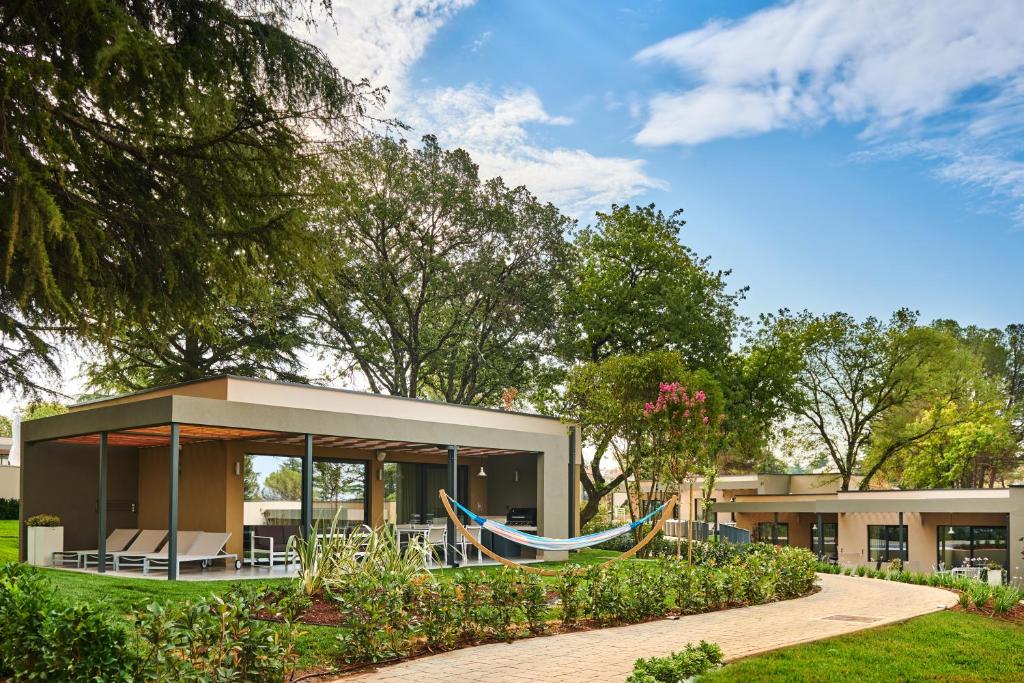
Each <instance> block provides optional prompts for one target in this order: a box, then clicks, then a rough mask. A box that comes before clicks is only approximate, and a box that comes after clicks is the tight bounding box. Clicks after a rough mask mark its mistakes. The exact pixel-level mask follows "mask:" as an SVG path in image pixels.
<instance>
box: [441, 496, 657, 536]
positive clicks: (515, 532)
mask: <svg viewBox="0 0 1024 683" xmlns="http://www.w3.org/2000/svg"><path fill="white" fill-rule="evenodd" d="M445 495H446V496H447V498H448V500H449V501H451V502H452V503H453V504H454V505H455V507H457V508H458V509H459V510H461V511H462V513H463V514H465V515H466V516H467V517H469V518H470V519H471V520H473V522H474V523H475V524H479V525H480V526H481V527H483V528H484V529H487V530H488V531H490V532H491V533H492V534H495V535H496V536H501V537H502V538H506V539H508V540H510V541H512V542H513V543H518V544H519V545H525V546H528V547H530V548H536V549H537V550H580V549H581V548H589V547H591V546H595V545H598V544H600V543H604V542H605V541H610V540H611V539H613V538H615V537H617V536H621V535H622V534H627V533H629V532H630V531H633V530H634V529H636V528H637V527H638V526H640V525H642V524H645V523H646V522H647V521H648V520H650V519H651V518H652V517H654V516H655V515H657V514H658V513H659V512H661V511H662V510H664V509H665V503H662V504H661V505H659V506H658V507H657V508H656V509H654V510H652V511H651V512H650V513H649V514H647V515H646V516H645V517H644V518H643V519H638V520H637V521H635V522H632V523H627V524H623V525H622V526H617V527H615V528H613V529H605V530H604V531H598V532H595V533H592V534H586V535H585V536H576V537H575V538H548V537H547V536H536V535H534V534H528V533H526V532H525V531H520V530H519V529H515V528H513V527H510V526H506V525H504V524H502V523H501V522H495V521H494V520H493V519H487V518H486V517H481V516H480V515H478V514H475V513H474V512H472V511H471V510H469V509H467V508H466V507H465V506H464V505H462V504H461V503H459V501H457V500H455V499H454V498H452V497H451V496H448V495H447V494H445Z"/></svg>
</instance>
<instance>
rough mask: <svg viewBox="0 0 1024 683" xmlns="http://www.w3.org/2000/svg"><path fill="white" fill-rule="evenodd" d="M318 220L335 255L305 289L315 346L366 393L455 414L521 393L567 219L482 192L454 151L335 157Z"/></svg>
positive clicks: (553, 290)
mask: <svg viewBox="0 0 1024 683" xmlns="http://www.w3.org/2000/svg"><path fill="white" fill-rule="evenodd" d="M337 171H338V181H337V185H336V195H335V200H336V201H334V202H333V205H332V207H331V208H330V209H329V210H328V211H327V212H326V215H325V216H324V217H323V223H324V225H325V226H326V228H327V231H328V235H327V238H328V244H329V245H330V246H329V247H328V248H329V249H330V250H332V251H333V252H335V253H336V254H337V258H336V259H333V260H332V261H331V263H330V264H327V265H326V266H325V269H324V271H323V272H320V273H317V274H316V279H315V280H314V281H313V283H312V284H311V291H312V301H313V304H312V308H313V315H314V317H315V320H316V322H317V323H318V324H319V326H320V330H321V335H320V338H321V340H322V343H323V345H324V346H325V347H326V348H327V349H329V350H331V351H333V352H334V354H335V355H336V357H337V358H338V361H339V363H340V364H341V365H342V367H345V368H349V369H351V370H354V371H356V372H358V373H359V374H360V375H361V376H362V377H363V378H364V379H365V381H366V383H367V384H368V385H369V388H370V389H371V390H372V391H375V392H378V393H388V394H394V395H398V396H412V397H415V396H431V397H436V398H440V399H443V400H445V401H450V402H456V403H466V404H490V405H494V404H497V403H498V402H499V401H500V398H501V393H502V390H503V389H506V388H508V387H516V388H519V389H528V388H529V387H530V386H532V383H533V382H534V381H535V378H536V376H537V371H538V368H539V366H540V364H541V361H542V360H543V358H544V355H545V353H546V352H547V338H548V330H549V328H550V325H551V322H552V320H553V319H554V318H555V303H556V300H557V297H558V293H559V291H560V278H561V275H562V270H563V265H562V264H563V262H564V258H565V243H564V238H563V232H564V230H565V228H566V226H567V225H568V224H569V221H568V219H566V218H565V217H564V216H562V215H561V214H560V213H559V212H558V210H557V209H556V208H555V207H554V206H552V205H550V204H542V203H540V202H538V201H537V200H536V198H534V197H533V196H532V195H531V194H530V193H529V192H527V191H526V189H525V188H522V187H519V188H514V189H510V188H507V187H506V186H505V185H504V184H503V183H502V181H501V179H500V178H499V179H494V180H489V181H481V180H480V178H479V176H478V173H477V167H476V165H475V164H473V162H472V160H471V159H470V158H469V155H468V154H467V153H466V152H464V151H463V150H444V149H442V148H441V147H439V146H438V144H437V142H436V140H435V139H433V138H431V137H427V138H424V140H423V145H422V147H420V148H410V147H409V146H408V145H407V143H406V142H405V141H400V140H394V139H391V138H367V139H365V140H363V141H362V142H360V143H359V144H357V145H352V146H349V147H348V148H346V149H345V150H344V151H343V153H342V158H341V160H340V161H339V167H338V169H337Z"/></svg>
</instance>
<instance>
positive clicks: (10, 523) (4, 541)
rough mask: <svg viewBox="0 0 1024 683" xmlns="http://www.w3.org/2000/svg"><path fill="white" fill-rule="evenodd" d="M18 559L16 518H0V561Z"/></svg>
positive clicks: (15, 560)
mask: <svg viewBox="0 0 1024 683" xmlns="http://www.w3.org/2000/svg"><path fill="white" fill-rule="evenodd" d="M17 561H18V520H16V519H0V563H3V562H17Z"/></svg>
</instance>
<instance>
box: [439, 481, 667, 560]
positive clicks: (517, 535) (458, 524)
mask: <svg viewBox="0 0 1024 683" xmlns="http://www.w3.org/2000/svg"><path fill="white" fill-rule="evenodd" d="M438 496H439V497H440V498H441V504H442V505H444V509H445V510H446V511H447V512H448V517H449V518H450V519H451V520H452V522H453V523H454V524H455V528H456V529H458V530H459V532H460V533H461V534H462V535H463V536H465V537H466V540H467V541H469V542H470V543H472V544H473V545H474V546H475V547H476V549H477V550H479V551H480V554H481V555H486V556H487V557H489V558H491V559H492V560H494V561H495V562H499V563H501V564H503V565H505V566H506V567H512V568H513V569H521V570H523V571H525V572H529V573H531V574H543V575H544V576H558V575H560V574H561V572H560V571H558V570H555V569H545V568H543V567H531V566H530V565H528V564H519V563H517V562H513V561H512V560H510V559H508V558H506V557H502V556H501V555H499V554H498V553H496V552H494V551H493V550H491V549H490V548H488V547H487V546H485V545H484V544H483V543H481V542H480V540H479V539H478V538H477V537H476V536H474V535H473V534H471V533H469V529H467V528H466V527H465V526H464V525H463V524H462V521H461V520H460V519H459V516H458V514H456V512H455V508H453V507H452V503H455V505H456V506H458V508H459V509H460V510H462V511H463V513H464V514H466V515H469V518H470V519H472V520H473V521H474V522H476V523H477V524H479V525H480V526H481V527H483V528H485V529H488V530H489V531H490V532H491V533H492V534H498V535H500V536H502V537H504V538H508V539H509V540H512V541H515V542H516V543H522V544H523V545H529V546H531V547H533V548H541V549H542V550H569V549H571V548H573V547H576V548H586V547H587V546H588V545H594V544H595V543H600V542H601V540H608V539H609V538H615V537H616V536H619V535H621V534H624V533H626V532H627V531H630V530H631V529H634V528H636V527H637V526H639V525H641V524H643V523H644V522H646V521H647V520H649V519H650V518H651V517H653V516H654V515H656V514H657V513H658V511H659V510H660V511H661V519H659V520H658V521H657V522H656V523H655V525H654V526H653V527H652V528H651V530H650V531H648V532H647V535H646V536H644V537H643V538H642V539H641V540H640V542H639V543H637V544H636V545H634V546H633V547H632V548H630V549H629V550H627V551H626V552H624V553H622V554H621V555H618V556H616V557H613V558H611V559H610V560H605V561H604V562H602V563H601V564H600V565H598V566H600V567H607V566H608V565H610V564H611V563H613V562H618V561H619V560H625V559H627V558H630V557H633V555H636V553H637V552H638V551H639V550H640V549H641V548H643V547H644V546H645V545H647V544H648V543H650V542H651V541H652V540H654V537H655V536H657V535H658V534H659V533H661V530H662V528H663V527H664V526H665V522H667V521H668V515H669V513H670V512H671V511H672V508H673V506H675V504H676V497H675V496H672V497H671V498H669V499H668V500H667V501H666V502H665V503H664V504H663V505H662V506H661V507H659V508H658V509H657V510H654V511H653V512H651V513H650V514H649V515H647V516H646V517H644V518H643V519H641V520H639V521H637V522H636V523H635V524H625V525H623V526H621V527H617V528H615V529H608V530H607V531H599V532H598V533H596V534H587V535H586V536H580V537H578V538H566V539H558V538H546V537H544V536H534V535H533V534H527V533H523V532H521V531H517V530H516V529H513V528H512V527H508V526H505V525H504V524H500V523H499V522H493V521H491V520H489V519H484V518H483V517H481V516H480V515H477V514H474V513H473V512H472V511H471V510H467V509H466V508H464V507H463V506H461V505H459V502H458V501H457V500H455V499H454V498H452V497H451V496H449V495H448V494H447V493H446V492H445V490H444V489H441V490H440V491H439V492H438ZM502 530H504V531H502ZM513 536H514V537H513ZM597 537H601V540H594V539H596V538H597ZM527 541H528V542H527ZM581 541H583V543H582V545H576V546H568V545H562V546H560V547H558V548H551V547H544V546H539V545H536V544H537V543H561V544H568V543H580V542H581Z"/></svg>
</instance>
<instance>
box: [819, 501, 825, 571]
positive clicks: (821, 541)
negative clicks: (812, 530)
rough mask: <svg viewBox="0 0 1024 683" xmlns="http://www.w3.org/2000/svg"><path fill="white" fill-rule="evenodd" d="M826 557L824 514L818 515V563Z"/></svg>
mask: <svg viewBox="0 0 1024 683" xmlns="http://www.w3.org/2000/svg"><path fill="white" fill-rule="evenodd" d="M824 556H825V524H824V518H823V516H822V514H821V513H820V512H819V513H818V562H821V559H822V558H823V557H824Z"/></svg>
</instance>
